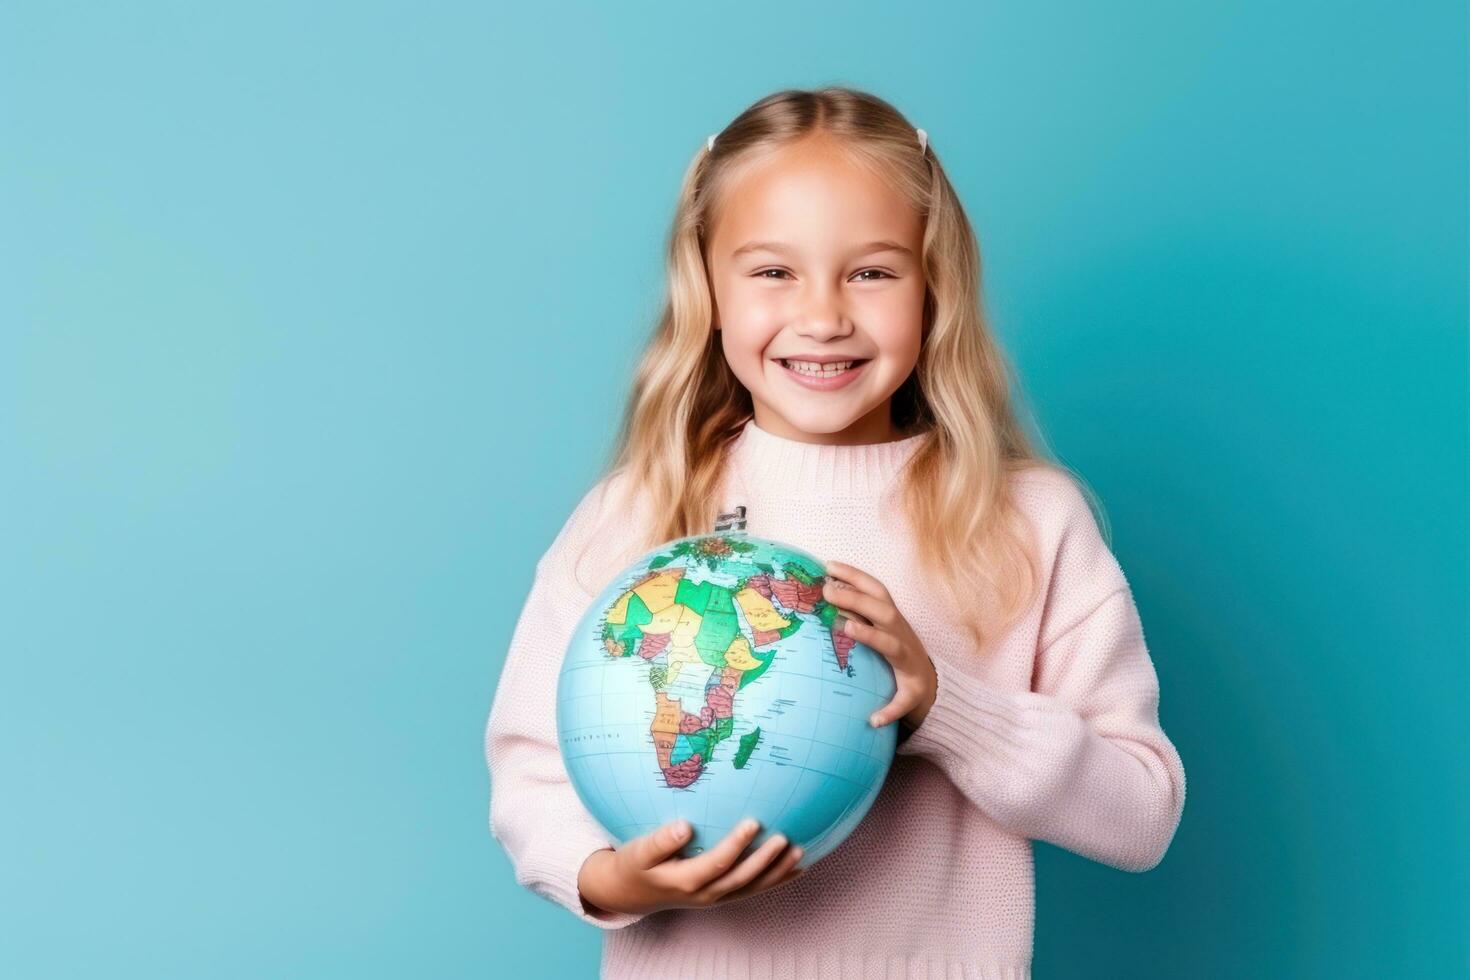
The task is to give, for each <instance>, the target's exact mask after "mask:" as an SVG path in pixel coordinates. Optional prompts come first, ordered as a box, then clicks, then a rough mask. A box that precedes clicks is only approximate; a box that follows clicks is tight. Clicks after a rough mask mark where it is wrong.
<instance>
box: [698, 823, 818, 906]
mask: <svg viewBox="0 0 1470 980" xmlns="http://www.w3.org/2000/svg"><path fill="white" fill-rule="evenodd" d="M787 843H788V841H787V840H786V835H785V834H775V835H773V836H772V837H770V838H769V839H768V840H767V841H766V842H765V843H763V844H761V846H760V847H758V848H756V849H755V851H753V852H752V853H751V855H750V856H749V857H747V858H745V860H743V861H741V862H740V863H739V864H737V865H736V866H735V867H733V868H731V869H730V870H729V871H728V872H726V873H725V874H723V875H721V876H720V877H718V878H716V879H715V880H714V881H711V882H710V883H709V884H707V885H705V886H704V888H703V892H704V897H705V899H706V900H708V901H719V900H720V899H721V898H722V897H724V896H725V895H728V894H729V893H730V892H733V891H737V890H739V889H741V888H744V887H745V886H747V885H750V884H751V883H752V882H755V881H757V880H759V879H762V878H767V877H769V876H770V873H771V869H772V868H777V867H783V866H784V867H789V866H790V865H791V864H793V863H795V862H793V861H790V860H786V861H785V862H784V865H783V860H782V859H784V858H786V857H787V856H788V855H789V854H790V852H791V851H796V852H797V856H798V857H800V850H801V849H800V848H797V847H787ZM782 874H784V871H783V872H782ZM780 876H781V875H780V874H778V875H776V877H778V878H779V877H780Z"/></svg>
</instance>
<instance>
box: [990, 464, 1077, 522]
mask: <svg viewBox="0 0 1470 980" xmlns="http://www.w3.org/2000/svg"><path fill="white" fill-rule="evenodd" d="M1010 491H1011V499H1012V500H1013V501H1014V502H1015V504H1016V506H1017V507H1018V508H1020V509H1021V510H1022V511H1024V512H1025V513H1026V516H1027V517H1028V518H1030V519H1031V521H1032V523H1033V524H1034V525H1036V528H1037V530H1038V532H1043V533H1045V532H1046V531H1052V532H1054V533H1060V532H1062V531H1064V530H1065V529H1067V528H1068V527H1072V526H1074V525H1077V524H1079V523H1081V524H1088V523H1092V524H1093V525H1094V526H1095V524H1096V520H1095V518H1094V516H1093V512H1092V505H1091V503H1090V502H1089V501H1088V499H1087V495H1086V494H1085V493H1084V492H1083V490H1082V486H1081V484H1080V483H1079V482H1078V480H1077V478H1076V477H1074V476H1073V475H1072V474H1071V473H1070V472H1068V471H1067V470H1065V469H1063V468H1062V467H1060V466H1057V465H1056V464H1054V463H1048V462H1044V461H1042V462H1038V463H1035V464H1032V465H1030V466H1027V467H1026V468H1024V469H1019V470H1016V471H1014V472H1012V473H1011V475H1010Z"/></svg>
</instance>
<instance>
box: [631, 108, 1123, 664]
mask: <svg viewBox="0 0 1470 980" xmlns="http://www.w3.org/2000/svg"><path fill="white" fill-rule="evenodd" d="M812 135H822V136H827V137H830V138H832V139H834V140H835V141H836V142H837V144H838V145H839V146H841V147H842V149H843V151H845V152H848V153H850V154H851V156H852V159H853V160H854V161H856V162H859V163H861V164H863V165H866V166H870V167H873V168H876V171H877V172H878V173H879V174H880V175H882V176H883V177H884V179H885V180H886V182H887V183H888V184H889V185H890V186H892V187H895V188H897V189H899V191H900V192H901V193H903V194H904V195H905V196H907V198H908V199H909V201H910V202H911V203H912V205H913V207H914V209H915V210H916V211H917V212H918V213H919V214H921V215H922V216H923V219H924V239H923V255H922V264H923V270H924V275H925V279H926V283H927V289H926V295H925V299H924V312H923V323H924V339H923V343H922V345H921V349H920V354H919V361H918V365H917V367H916V368H915V370H914V372H913V373H912V374H911V375H910V376H909V377H908V378H907V379H906V380H905V381H904V383H903V384H902V385H901V386H900V387H899V388H898V390H897V391H896V392H895V393H894V395H893V400H892V413H893V422H894V425H895V426H896V427H897V428H898V429H899V430H900V431H905V432H911V433H916V432H926V433H927V437H926V438H925V439H923V440H921V442H920V444H919V446H918V448H917V449H916V450H915V452H914V454H913V455H912V456H911V457H910V459H909V462H908V464H907V465H906V467H905V470H904V473H903V477H902V481H901V487H902V491H901V493H902V503H903V506H904V507H905V508H906V511H907V514H908V517H909V521H910V524H911V526H912V528H913V530H914V533H915V538H916V540H917V542H918V545H919V549H920V551H919V554H920V558H921V560H926V561H927V562H928V563H930V566H931V567H936V568H938V569H940V570H941V571H942V572H943V573H944V574H943V575H942V578H943V579H944V580H945V581H946V582H947V583H948V585H949V588H950V591H951V594H952V598H953V599H954V602H955V608H956V609H957V610H960V611H962V614H963V615H965V616H966V619H967V622H966V626H967V628H968V629H969V631H970V632H971V634H972V636H973V638H974V639H975V641H976V648H977V649H984V647H985V645H986V643H987V642H988V641H989V640H990V639H992V638H994V637H996V636H998V635H1000V634H1001V633H1002V632H1003V631H1004V629H1005V628H1006V627H1008V626H1009V625H1011V624H1012V623H1013V622H1014V620H1015V618H1016V617H1018V616H1019V615H1020V614H1021V613H1023V612H1024V611H1025V610H1026V609H1027V608H1028V606H1029V604H1030V603H1031V601H1032V600H1033V599H1034V595H1035V589H1036V588H1037V583H1038V579H1039V569H1038V567H1037V565H1036V556H1035V553H1034V552H1035V548H1034V540H1033V536H1032V534H1031V529H1030V527H1029V525H1028V524H1027V523H1026V522H1025V521H1023V520H1018V517H1019V516H1020V511H1019V509H1018V508H1017V506H1016V505H1015V503H1014V501H1013V500H1012V499H1011V496H1010V494H1009V492H1008V486H1007V481H1008V477H1009V475H1010V474H1011V473H1013V472H1015V471H1017V470H1022V469H1027V468H1031V467H1053V468H1056V469H1058V470H1060V471H1063V472H1066V473H1067V474H1068V475H1069V476H1071V477H1072V478H1073V479H1074V480H1075V481H1076V482H1077V483H1078V484H1079V486H1080V487H1082V489H1083V491H1084V494H1085V495H1086V496H1087V497H1088V499H1089V501H1090V502H1092V506H1093V508H1094V510H1097V511H1099V512H1100V508H1099V507H1097V505H1096V503H1095V496H1094V495H1093V494H1092V493H1091V491H1090V490H1089V489H1088V488H1087V486H1086V483H1085V482H1084V481H1082V480H1081V479H1080V477H1078V476H1077V474H1075V473H1074V472H1073V471H1072V470H1071V469H1070V468H1069V467H1067V466H1065V465H1063V464H1061V463H1057V462H1055V461H1053V460H1051V459H1050V458H1047V457H1043V456H1042V455H1040V454H1039V453H1038V452H1037V451H1036V450H1035V449H1034V448H1033V447H1032V444H1031V443H1030V441H1029V440H1028V438H1027V435H1026V433H1025V431H1024V430H1023V428H1022V426H1021V425H1020V424H1019V422H1018V420H1017V418H1016V416H1015V414H1014V413H1013V411H1012V408H1011V404H1010V392H1011V389H1012V385H1013V372H1012V369H1011V366H1010V364H1009V362H1008V361H1007V359H1006V357H1005V356H1004V354H1003V352H1002V351H1001V349H1000V347H999V345H998V344H997V343H996V340H995V337H994V336H993V335H992V333H991V331H990V329H989V327H988V325H987V323H986V318H985V316H984V313H983V312H982V307H981V301H980V257H979V246H978V244H977V242H976V239H975V233H974V231H973V230H972V228H971V226H970V222H969V219H968V217H967V216H966V214H965V210H964V208H963V206H962V205H961V204H960V200H959V197H958V196H957V195H956V193H955V189H954V187H953V186H952V185H951V184H950V182H949V178H948V177H947V176H946V175H945V172H944V167H943V165H942V164H941V163H940V161H939V157H938V155H937V154H936V153H935V152H934V149H933V147H929V148H928V149H927V151H926V152H921V151H920V147H919V142H918V137H917V136H916V134H915V130H914V127H913V125H912V124H911V123H910V122H909V121H908V120H907V119H906V118H904V116H903V114H902V113H900V112H899V111H898V110H897V109H896V108H894V107H893V106H892V105H890V104H889V103H887V102H885V101H884V100H882V99H880V98H878V97H876V96H873V95H871V94H867V93H864V92H860V91H856V90H853V89H850V88H845V87H838V86H831V87H826V88H821V89H817V90H812V91H808V90H800V89H787V90H783V91H779V92H775V93H773V94H771V95H768V96H766V97H764V98H762V99H760V100H759V101H757V102H755V103H754V104H752V105H751V106H750V107H749V108H747V109H745V110H744V111H743V112H741V113H740V114H739V115H738V116H736V117H735V119H734V120H733V121H732V122H731V123H730V124H729V125H728V126H726V127H725V128H724V129H723V130H721V131H720V133H719V135H718V137H717V138H716V139H715V141H714V146H713V149H709V148H707V147H706V146H704V145H701V147H700V149H699V151H698V155H697V156H696V157H695V159H694V161H693V162H692V163H691V164H690V166H689V168H688V169H687V170H686V171H685V174H684V181H683V186H682V187H681V189H680V192H679V200H678V204H677V207H676V209H675V213H674V220H673V227H672V229H671V233H670V236H669V240H668V264H667V268H668V292H667V297H666V300H665V303H664V307H663V310H662V313H661V314H660V316H659V318H658V322H657V325H656V326H655V327H654V330H653V334H652V336H651V337H650V339H649V342H648V345H647V347H646V349H645V351H644V353H643V355H642V358H641V360H640V362H639V364H638V368H637V372H636V375H635V379H634V382H633V387H632V391H631V394H630V397H629V399H628V403H627V406H626V410H625V412H624V415H623V419H622V424H621V427H620V429H619V431H618V435H617V439H616V441H615V443H614V445H613V447H612V453H611V461H610V465H609V469H608V473H609V475H614V474H617V473H620V472H621V473H625V474H636V477H637V478H636V481H629V482H630V483H632V482H636V484H637V489H638V491H639V492H640V493H642V494H645V495H646V499H647V501H648V506H649V508H650V509H649V511H647V513H649V514H650V515H651V516H652V517H653V523H652V524H651V525H650V526H648V527H646V528H645V533H646V534H647V540H646V541H645V542H643V544H644V547H645V548H652V547H655V546H656V545H658V544H659V543H661V542H663V541H667V540H670V539H673V538H678V537H684V536H686V535H691V534H701V533H705V532H707V531H708V530H709V529H710V528H711V527H712V525H713V522H714V519H715V517H716V513H715V510H716V508H717V507H718V506H719V502H718V501H716V500H715V499H714V494H715V492H716V490H717V489H718V487H719V485H720V481H721V479H722V476H723V465H724V456H725V449H726V447H727V446H728V444H729V443H730V442H732V441H733V440H734V439H735V438H736V437H737V436H738V435H739V434H740V431H741V429H742V428H743V427H744V425H745V423H746V421H747V420H749V419H751V418H752V417H753V411H754V410H753V405H752V402H751V397H750V392H749V391H748V390H746V388H745V387H744V385H742V384H741V383H740V381H739V380H738V379H737V378H736V377H735V374H734V373H733V372H732V371H731V370H730V367H729V364H728V363H727V362H726V360H725V356H724V352H723V350H722V348H721V345H720V342H719V335H718V333H717V332H716V331H715V330H714V329H713V312H714V310H713V300H712V296H711V288H710V283H709V279H708V277H707V268H708V266H707V265H706V247H707V243H708V234H709V232H710V231H711V230H712V229H713V226H714V219H715V218H716V217H717V213H718V207H719V203H720V201H721V197H722V193H723V191H724V190H725V188H727V187H728V186H730V184H731V183H732V182H733V181H734V180H735V179H736V178H738V177H739V175H740V174H741V172H742V170H743V166H744V164H746V163H748V162H750V161H752V160H754V159H756V158H757V157H759V156H762V155H764V154H766V153H768V152H769V151H772V150H775V149H777V148H779V147H781V146H784V145H786V144H789V143H791V142H793V141H795V140H799V139H803V138H806V137H808V136H812ZM1104 533H1106V532H1104Z"/></svg>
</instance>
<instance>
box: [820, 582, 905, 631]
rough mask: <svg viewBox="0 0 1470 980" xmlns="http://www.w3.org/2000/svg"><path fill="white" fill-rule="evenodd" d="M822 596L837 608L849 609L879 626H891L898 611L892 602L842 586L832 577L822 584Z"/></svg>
mask: <svg viewBox="0 0 1470 980" xmlns="http://www.w3.org/2000/svg"><path fill="white" fill-rule="evenodd" d="M822 598H824V599H826V600H827V601H828V602H830V603H832V605H834V606H836V607H837V608H839V609H844V610H851V611H852V612H855V613H857V614H858V615H860V616H862V617H863V618H864V619H866V620H868V621H869V622H871V623H876V624H878V625H879V626H891V625H892V624H893V620H894V617H895V616H896V615H897V613H898V610H897V609H895V608H894V607H893V605H892V604H890V603H885V602H884V601H883V600H882V599H878V598H876V597H874V596H870V595H868V594H867V593H865V592H859V591H858V590H857V589H854V588H850V587H849V588H843V587H842V585H841V584H839V583H838V582H836V581H834V580H832V579H828V580H827V582H826V584H824V585H823V586H822Z"/></svg>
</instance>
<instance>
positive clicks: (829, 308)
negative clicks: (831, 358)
mask: <svg viewBox="0 0 1470 980" xmlns="http://www.w3.org/2000/svg"><path fill="white" fill-rule="evenodd" d="M804 300H805V305H804V306H803V308H802V310H801V319H800V323H801V326H800V328H799V329H798V330H797V331H796V332H797V333H799V334H801V335H802V336H803V337H811V338H812V339H813V340H831V339H833V338H835V337H845V336H847V335H848V334H850V333H852V324H851V323H850V322H848V319H847V314H846V313H845V312H844V311H843V309H842V303H841V302H840V296H839V295H838V294H837V292H836V290H833V289H830V288H822V287H815V288H812V289H810V290H808V291H807V295H806V296H805V297H804Z"/></svg>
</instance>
